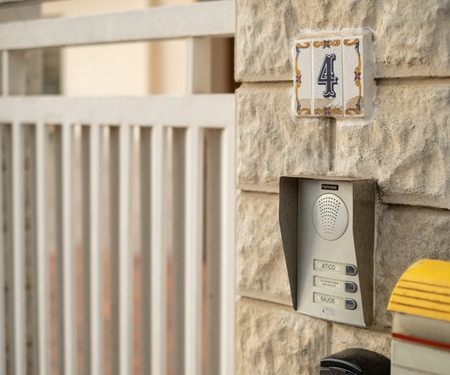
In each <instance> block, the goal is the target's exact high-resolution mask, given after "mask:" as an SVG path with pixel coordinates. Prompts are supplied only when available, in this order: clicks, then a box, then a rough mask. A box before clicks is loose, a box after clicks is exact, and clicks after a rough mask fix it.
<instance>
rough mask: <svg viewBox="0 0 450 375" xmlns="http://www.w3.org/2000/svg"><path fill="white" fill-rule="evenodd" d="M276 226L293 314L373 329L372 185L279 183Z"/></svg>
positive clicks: (308, 180) (326, 180) (305, 180)
mask: <svg viewBox="0 0 450 375" xmlns="http://www.w3.org/2000/svg"><path fill="white" fill-rule="evenodd" d="M279 220H280V228H281V236H282V241H283V248H284V254H285V258H286V265H287V270H288V276H289V284H290V288H291V295H292V304H293V307H294V309H295V310H297V311H299V312H300V313H303V314H307V315H310V316H314V317H317V318H322V319H326V320H331V321H335V322H339V323H345V324H350V325H354V326H362V327H364V326H368V325H371V324H372V320H373V249H374V222H375V182H374V181H373V180H358V179H350V178H339V177H331V178H330V177H313V176H304V177H281V178H280V204H279Z"/></svg>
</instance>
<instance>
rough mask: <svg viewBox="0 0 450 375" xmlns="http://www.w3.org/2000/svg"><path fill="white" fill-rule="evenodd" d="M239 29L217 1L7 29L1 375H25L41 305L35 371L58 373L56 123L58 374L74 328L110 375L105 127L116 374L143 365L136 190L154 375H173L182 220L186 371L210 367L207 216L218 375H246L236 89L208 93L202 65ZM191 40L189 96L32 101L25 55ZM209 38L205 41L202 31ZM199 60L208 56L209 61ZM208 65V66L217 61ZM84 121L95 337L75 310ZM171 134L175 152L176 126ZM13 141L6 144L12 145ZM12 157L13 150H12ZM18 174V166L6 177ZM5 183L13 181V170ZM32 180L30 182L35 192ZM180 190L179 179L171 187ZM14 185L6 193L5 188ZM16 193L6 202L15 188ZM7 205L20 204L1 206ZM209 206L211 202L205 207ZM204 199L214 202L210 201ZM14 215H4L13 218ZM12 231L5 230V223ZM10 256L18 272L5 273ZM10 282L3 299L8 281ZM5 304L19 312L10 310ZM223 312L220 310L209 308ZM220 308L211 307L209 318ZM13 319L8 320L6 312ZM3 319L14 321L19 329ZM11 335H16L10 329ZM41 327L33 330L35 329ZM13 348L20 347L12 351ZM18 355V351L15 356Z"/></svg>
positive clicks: (90, 359)
mask: <svg viewBox="0 0 450 375" xmlns="http://www.w3.org/2000/svg"><path fill="white" fill-rule="evenodd" d="M233 34H234V2H233V1H218V2H213V3H202V4H194V5H189V6H179V7H166V8H150V9H148V10H143V11H136V12H127V13H118V14H106V15H97V16H88V17H77V18H66V19H50V20H35V21H25V22H17V23H8V24H0V50H1V53H2V88H3V90H2V91H3V92H2V94H3V96H2V97H1V98H0V124H1V126H0V159H1V161H2V165H5V166H6V171H7V172H5V173H4V172H2V173H0V189H2V190H0V193H1V194H0V196H1V199H0V223H4V222H5V223H6V226H7V228H8V232H7V238H3V234H4V232H3V230H1V231H0V255H1V257H0V291H1V293H0V375H3V374H6V365H5V364H6V363H7V362H8V363H9V364H10V368H11V370H12V373H13V374H17V375H22V374H26V373H27V322H26V316H28V315H27V314H29V312H30V311H32V314H33V315H34V316H35V317H36V319H35V320H34V322H33V323H34V324H33V332H34V334H33V349H34V351H35V352H34V355H35V357H34V358H35V361H34V365H33V371H34V373H36V374H47V373H49V368H50V363H49V357H50V354H49V347H50V345H49V324H50V322H49V302H48V295H49V276H48V275H49V266H48V250H47V247H48V238H47V233H48V230H47V225H48V223H47V216H48V210H49V208H48V204H47V201H48V199H49V197H48V193H47V191H48V181H47V179H46V173H47V171H46V169H47V168H48V166H47V159H46V154H47V125H49V124H52V125H53V126H55V128H56V141H55V142H56V146H57V152H56V156H57V166H56V215H57V219H56V220H57V245H58V246H57V252H58V272H57V283H58V288H59V290H60V298H58V324H59V329H58V334H59V336H58V348H59V349H58V350H59V365H60V370H59V373H60V374H67V375H71V374H75V373H77V371H76V366H75V359H76V355H77V354H76V353H77V348H76V345H75V342H76V336H77V335H83V337H84V339H83V340H84V341H83V346H84V351H83V353H84V358H83V361H84V363H85V365H86V368H85V371H84V372H85V373H86V374H102V373H103V366H104V363H102V361H103V357H102V351H103V339H102V313H101V308H102V306H101V298H100V295H101V293H102V277H103V275H102V266H101V264H102V251H101V249H102V244H101V241H102V223H101V212H102V205H101V194H102V193H101V191H102V190H101V189H102V183H103V182H102V180H101V175H102V173H101V158H102V147H103V146H104V139H103V138H102V132H103V129H105V128H107V129H109V141H108V142H109V143H108V148H109V163H110V168H111V169H110V179H109V192H110V195H111V215H110V216H111V217H110V224H109V231H110V232H111V257H112V259H111V274H112V277H111V281H112V284H111V288H112V291H113V292H112V294H111V298H112V373H113V374H121V375H126V374H129V373H131V358H130V352H131V349H130V348H131V342H130V341H131V324H132V319H131V314H132V299H131V295H132V294H131V293H132V280H131V272H132V254H131V253H132V252H131V250H130V241H132V238H131V228H130V225H131V224H130V223H131V218H130V199H131V198H130V197H131V187H132V184H135V183H138V184H139V187H140V191H141V196H140V203H141V210H140V218H139V219H140V225H141V238H140V244H141V253H142V267H141V278H142V290H141V293H142V311H141V316H142V322H141V326H142V334H141V337H142V353H143V354H142V373H143V374H155V375H159V374H161V375H162V374H166V373H167V369H166V355H167V353H166V339H167V338H166V334H167V333H166V328H165V327H166V326H167V322H166V315H167V308H166V306H167V303H166V293H167V286H166V282H165V280H166V279H167V275H166V266H165V265H166V262H167V259H166V257H167V255H166V254H165V251H164V249H165V241H166V238H165V234H164V233H166V232H165V227H166V226H171V228H172V232H171V233H172V234H173V237H174V238H173V239H171V240H172V242H173V243H174V253H176V252H178V253H177V254H178V255H179V256H180V259H174V263H175V262H176V264H174V268H175V269H177V270H178V271H179V272H178V273H177V274H175V275H174V279H176V278H178V283H179V284H180V285H182V288H181V289H180V288H179V289H176V290H174V293H175V295H174V304H175V307H174V311H173V318H174V321H175V331H174V345H175V347H174V362H176V363H175V372H174V373H175V374H191V375H197V374H200V373H201V363H200V362H201V360H200V358H201V353H200V351H201V348H200V344H199V341H200V331H201V319H202V316H201V311H202V310H201V308H200V300H201V285H200V284H201V282H200V280H201V272H202V269H201V251H202V247H203V243H202V241H203V236H204V226H203V218H204V216H203V215H204V212H206V211H208V210H209V211H214V215H216V216H217V217H218V218H219V226H218V229H216V232H215V233H213V234H212V235H214V236H215V237H217V238H219V247H220V248H219V249H216V250H217V251H215V252H214V253H215V254H216V255H215V256H216V257H218V259H216V261H217V262H218V264H219V272H218V275H217V277H218V278H219V283H218V285H219V301H220V302H219V303H218V304H217V306H216V309H218V310H217V311H216V313H217V317H216V321H215V322H216V323H217V326H215V325H213V329H212V330H211V331H210V332H208V335H210V336H212V337H214V340H212V341H211V342H215V343H217V344H215V345H214V344H213V345H212V346H211V348H208V350H211V351H217V353H218V354H217V358H218V360H217V362H218V363H217V365H216V371H217V373H219V374H222V375H225V374H227V375H228V374H232V373H233V372H234V360H233V357H234V198H235V187H234V142H235V135H234V114H235V111H234V95H233V94H215V95H211V94H210V95H208V94H206V93H207V92H208V85H209V84H210V79H209V78H205V75H204V72H205V69H206V71H209V70H208V69H210V64H211V62H210V61H208V59H206V60H205V59H204V56H208V51H209V50H210V49H211V41H210V40H209V37H212V36H214V37H225V36H232V35H233ZM180 37H181V38H187V39H188V48H189V52H188V76H187V77H188V85H187V86H188V92H187V94H186V95H184V96H178V97H169V96H148V97H128V98H125V97H124V98H116V97H111V98H101V97H89V98H86V97H77V98H75V97H63V96H51V97H50V96H46V97H43V96H24V95H23V94H24V92H25V76H24V70H23V69H24V68H23V66H24V64H23V60H21V59H22V58H23V56H22V55H21V54H20V53H18V50H22V49H28V48H40V47H50V46H71V45H80V44H85V45H87V44H99V43H113V42H129V41H136V40H159V39H167V38H180ZM197 37H202V38H197ZM200 56H203V57H202V58H201V57H200ZM205 67H206V68H205ZM135 127H138V128H139V134H140V137H139V150H140V151H139V152H140V163H139V166H140V173H139V175H140V179H139V180H138V181H135V180H132V179H131V177H130V176H131V174H130V170H131V168H132V167H133V165H132V163H133V160H134V159H133V158H132V151H133V150H132V145H133V144H134V143H132V142H131V132H132V130H133V129H134V128H135ZM75 128H77V129H82V130H81V133H82V141H81V142H82V147H83V155H82V165H81V167H80V168H81V170H82V176H83V179H82V183H83V202H82V208H81V212H82V221H83V228H84V230H83V235H84V236H85V238H84V239H83V254H85V255H86V264H85V267H86V268H85V271H84V272H86V277H85V281H84V288H85V289H84V294H83V308H84V312H83V315H84V316H85V317H86V318H87V322H86V323H85V325H84V331H83V332H76V330H75V329H74V327H75V322H74V320H75V305H74V293H75V292H74V256H73V253H74V249H73V225H72V221H73V215H74V212H73V211H74V207H73V203H72V202H73V186H74V184H75V183H78V182H77V181H74V177H73V168H74V159H73V148H74V129H75ZM208 129H216V130H217V131H218V132H219V134H220V136H219V141H218V149H219V153H218V154H217V155H216V156H215V158H216V159H217V160H215V164H216V166H218V171H217V172H216V175H215V177H216V178H217V180H218V181H219V183H220V184H219V188H218V191H219V193H218V194H216V195H215V198H216V199H217V201H213V202H211V201H208V200H207V199H205V198H204V191H203V187H204V183H205V181H204V175H205V160H204V155H205V152H204V149H203V144H204V142H205V139H206V138H207V133H208ZM168 133H170V134H172V143H171V145H172V146H170V147H171V149H170V150H168V149H167V147H169V146H168V143H167V141H166V139H167V134H168ZM26 137H29V138H31V144H32V151H33V154H32V155H33V157H32V158H31V166H30V168H31V179H28V180H26V179H25V174H24V166H23V162H24V154H25V153H26V152H28V151H27V149H26V148H25V146H24V139H25V138H26ZM4 145H6V148H7V150H2V149H1V147H2V146H4ZM168 152H170V153H171V155H172V156H171V160H172V161H171V163H172V167H171V168H172V174H173V177H172V179H171V180H170V181H168V178H169V177H168V174H167V172H166V168H167V160H166V159H167V155H168ZM3 156H4V157H3ZM8 171H9V172H8ZM3 176H6V180H4V181H2V177H3ZM26 181H30V184H31V186H28V189H26V188H27V186H26ZM168 186H172V189H171V190H170V191H169V190H168ZM4 187H6V189H5V190H3V188H4ZM25 190H27V191H28V190H31V191H32V199H31V205H30V207H31V208H30V209H31V212H32V215H31V218H32V223H31V225H30V228H31V231H32V233H31V237H30V238H31V239H32V246H33V249H34V259H32V261H31V262H28V263H27V262H26V257H27V255H26V253H25V243H24V242H25V240H24V239H25V237H26V236H25V216H26V212H25V200H24V195H25ZM167 194H172V195H173V196H172V197H171V198H172V201H171V202H172V203H171V205H172V206H173V210H172V211H173V212H174V213H177V215H174V218H173V221H172V222H168V219H170V217H171V215H168V214H167V207H165V202H167ZM5 195H6V196H5ZM4 202H9V203H7V206H8V207H2V204H3V203H4ZM205 202H206V203H205ZM204 205H206V206H207V207H204ZM5 213H6V217H4V214H5ZM1 227H2V228H3V225H1ZM210 235H211V234H210ZM5 255H6V258H8V259H9V263H8V264H9V265H10V272H8V273H7V276H5V269H4V267H5V262H4V260H5ZM26 264H31V265H32V270H31V273H32V274H33V275H34V276H33V277H34V279H33V285H34V287H33V288H32V293H33V296H32V301H33V303H30V301H29V299H27V298H26V285H25V281H26V278H27V275H26V273H27V272H29V271H27V269H26ZM5 280H6V282H7V284H8V300H5V293H3V291H4V290H5V285H4V282H5ZM5 305H8V306H9V310H8V312H7V314H5ZM211 311H213V310H211ZM208 313H209V312H208ZM6 315H7V318H6V317H5V316H6ZM5 327H8V329H7V331H8V332H6V330H5ZM7 333H8V335H7ZM29 334H30V332H28V335H29ZM7 346H9V350H8V351H7V350H6V347H7ZM6 353H8V356H7V355H6Z"/></svg>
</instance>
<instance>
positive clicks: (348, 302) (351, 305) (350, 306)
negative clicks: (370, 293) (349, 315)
mask: <svg viewBox="0 0 450 375" xmlns="http://www.w3.org/2000/svg"><path fill="white" fill-rule="evenodd" d="M345 308H346V310H355V309H356V301H355V300H354V299H351V298H346V299H345Z"/></svg>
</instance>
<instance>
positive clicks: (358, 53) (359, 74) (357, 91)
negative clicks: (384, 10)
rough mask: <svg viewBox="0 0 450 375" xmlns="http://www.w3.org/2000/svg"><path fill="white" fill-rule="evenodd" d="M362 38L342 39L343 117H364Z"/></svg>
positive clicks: (360, 36)
mask: <svg viewBox="0 0 450 375" xmlns="http://www.w3.org/2000/svg"><path fill="white" fill-rule="evenodd" d="M363 40H364V39H363V36H362V35H359V36H352V37H346V38H342V60H343V74H344V77H343V78H344V115H345V116H346V117H362V116H364V84H365V82H364V54H363V51H364V47H363V43H364V41H363Z"/></svg>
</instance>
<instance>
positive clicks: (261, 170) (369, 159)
mask: <svg viewBox="0 0 450 375" xmlns="http://www.w3.org/2000/svg"><path fill="white" fill-rule="evenodd" d="M444 83H445V82H444V81H436V80H428V81H424V82H422V81H402V82H395V83H384V84H382V85H380V86H379V89H378V94H377V100H378V103H377V107H378V109H377V113H376V115H375V116H374V118H373V119H372V120H368V122H367V123H365V124H361V123H359V124H358V123H355V122H353V121H352V120H351V119H350V120H346V119H342V120H336V122H335V123H334V122H332V121H335V120H328V119H323V120H320V119H302V120H300V121H299V122H298V123H294V122H293V121H292V119H291V118H290V117H289V111H290V107H289V105H290V102H289V95H288V88H289V87H290V85H289V84H274V85H268V86H267V85H266V86H263V85H260V84H247V85H244V87H243V88H241V89H240V90H239V91H238V94H237V113H238V117H237V138H238V139H237V165H236V168H237V185H238V188H240V189H245V190H258V191H270V192H277V191H278V183H279V182H278V181H279V177H280V176H282V175H299V174H312V175H326V174H328V175H335V176H349V177H356V178H372V179H375V180H376V181H377V184H378V186H379V188H380V194H381V198H382V200H383V202H386V203H399V204H409V205H423V206H430V207H439V208H450V163H449V162H448V160H449V159H450V123H449V122H450V121H449V119H448V114H447V111H446V108H448V107H449V105H450V88H449V87H448V85H445V84H444Z"/></svg>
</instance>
